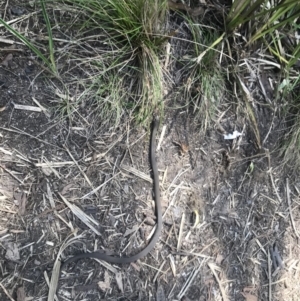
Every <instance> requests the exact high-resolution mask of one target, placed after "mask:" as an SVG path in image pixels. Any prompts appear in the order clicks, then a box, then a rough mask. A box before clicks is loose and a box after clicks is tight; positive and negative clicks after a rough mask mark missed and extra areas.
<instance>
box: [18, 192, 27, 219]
mask: <svg viewBox="0 0 300 301" xmlns="http://www.w3.org/2000/svg"><path fill="white" fill-rule="evenodd" d="M26 203H27V197H26V195H25V193H23V194H22V198H21V201H20V205H19V215H24V214H25V212H26Z"/></svg>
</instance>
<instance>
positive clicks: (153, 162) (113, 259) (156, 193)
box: [62, 118, 162, 269]
mask: <svg viewBox="0 0 300 301" xmlns="http://www.w3.org/2000/svg"><path fill="white" fill-rule="evenodd" d="M158 125H159V121H158V119H156V118H155V119H154V121H153V128H152V135H151V144H150V160H151V166H152V172H153V182H154V184H153V187H154V198H155V208H156V218H157V223H156V229H155V232H154V234H153V236H152V238H151V240H150V242H149V244H148V245H147V246H146V247H145V248H144V249H143V250H142V251H141V252H139V253H138V254H136V255H133V256H129V257H116V256H110V255H107V254H105V253H102V252H101V251H96V252H92V253H83V254H79V255H75V256H73V257H71V258H69V259H67V260H66V261H65V262H64V263H63V265H62V269H63V268H64V267H65V265H66V264H68V263H70V262H73V261H77V260H79V259H83V258H96V259H100V260H104V261H107V262H110V263H120V264H122V263H130V262H134V261H136V260H138V259H140V258H142V257H145V256H146V255H147V254H148V253H149V252H150V251H151V250H152V249H153V248H154V246H155V244H156V243H157V241H158V239H159V237H160V233H161V230H162V213H161V202H160V189H159V178H158V169H157V163H156V159H155V137H156V132H157V128H158Z"/></svg>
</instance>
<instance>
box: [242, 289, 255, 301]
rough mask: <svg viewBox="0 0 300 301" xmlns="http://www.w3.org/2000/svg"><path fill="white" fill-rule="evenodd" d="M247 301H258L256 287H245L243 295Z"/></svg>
mask: <svg viewBox="0 0 300 301" xmlns="http://www.w3.org/2000/svg"><path fill="white" fill-rule="evenodd" d="M241 294H242V295H243V296H244V298H245V300H246V301H258V297H257V296H256V289H255V288H254V287H251V286H250V287H244V289H243V292H242V293H241Z"/></svg>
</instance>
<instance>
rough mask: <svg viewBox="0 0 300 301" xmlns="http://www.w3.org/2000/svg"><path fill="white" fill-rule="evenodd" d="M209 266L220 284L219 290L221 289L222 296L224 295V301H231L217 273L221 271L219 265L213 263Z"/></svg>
mask: <svg viewBox="0 0 300 301" xmlns="http://www.w3.org/2000/svg"><path fill="white" fill-rule="evenodd" d="M208 266H209V268H210V269H211V271H212V273H213V274H214V276H215V278H216V280H217V282H218V285H219V288H220V291H221V295H222V298H223V301H229V299H228V298H227V296H226V292H225V289H224V287H223V285H222V283H221V280H220V278H219V276H218V274H217V273H216V270H218V271H221V269H220V268H219V267H218V266H217V265H215V264H214V263H212V262H209V263H208Z"/></svg>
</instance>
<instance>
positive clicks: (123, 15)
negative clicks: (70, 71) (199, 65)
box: [65, 0, 166, 123]
mask: <svg viewBox="0 0 300 301" xmlns="http://www.w3.org/2000/svg"><path fill="white" fill-rule="evenodd" d="M71 3H72V4H71ZM65 5H68V6H70V5H71V6H72V7H73V8H75V9H78V10H80V11H82V12H83V16H84V17H83V18H81V21H79V22H77V27H78V28H79V32H81V33H82V34H83V35H87V34H90V32H95V33H98V34H101V40H102V43H101V44H102V45H101V48H102V50H101V52H102V54H103V56H102V57H100V58H99V56H97V58H95V59H94V60H93V59H91V60H89V64H91V65H92V66H93V76H92V80H91V83H89V85H88V87H86V91H87V93H95V96H96V97H95V99H96V101H97V102H98V105H99V106H100V107H101V109H102V112H103V117H104V115H106V114H108V120H111V119H112V118H114V119H115V120H116V121H118V120H120V117H121V115H122V112H125V111H127V112H131V114H132V115H133V116H132V117H134V119H135V120H136V121H137V122H139V123H144V122H146V121H147V120H148V118H149V117H151V115H152V113H153V112H154V111H160V112H162V109H163V103H162V91H163V72H162V68H161V64H160V59H159V55H160V53H161V48H162V44H163V43H164V41H165V39H164V38H162V37H163V34H164V24H165V23H164V22H165V17H166V1H158V0H155V1H142V0H133V1H125V0H119V1H115V0H110V1H103V0H100V1H94V0H84V1H82V0H74V1H72V2H65ZM90 79H91V78H90ZM125 96H126V97H125ZM112 112H113V113H112ZM112 115H114V117H113V116H112Z"/></svg>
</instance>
